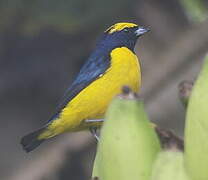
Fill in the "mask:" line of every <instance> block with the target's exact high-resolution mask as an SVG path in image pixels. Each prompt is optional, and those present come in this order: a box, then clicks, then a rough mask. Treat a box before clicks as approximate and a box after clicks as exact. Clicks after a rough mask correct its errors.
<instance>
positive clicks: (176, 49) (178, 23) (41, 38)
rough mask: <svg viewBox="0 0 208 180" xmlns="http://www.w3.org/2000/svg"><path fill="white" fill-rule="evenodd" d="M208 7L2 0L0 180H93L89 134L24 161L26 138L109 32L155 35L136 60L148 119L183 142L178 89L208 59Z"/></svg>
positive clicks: (179, 1) (121, 0)
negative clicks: (127, 28) (120, 27)
mask: <svg viewBox="0 0 208 180" xmlns="http://www.w3.org/2000/svg"><path fill="white" fill-rule="evenodd" d="M207 17H208V2H207V1H206V0H169V1H166V0H157V1H155V0H114V1H111V0H105V1H98V0H91V1H85V0H68V1H67V0H60V1H55V0H50V1H49V0H36V1H31V0H0V113H1V120H0V122H1V125H0V143H1V145H0V147H1V148H0V179H5V180H43V179H44V180H49V179H50V180H58V179H61V180H62V179H63V180H65V179H73V180H83V179H90V175H91V170H92V163H93V159H94V155H95V150H96V143H95V140H94V139H93V138H92V137H91V135H90V134H89V133H88V132H81V133H73V134H68V135H63V136H61V137H58V138H55V139H53V141H49V142H48V143H44V144H43V145H42V146H41V147H40V148H38V149H37V150H36V151H34V152H32V153H30V154H26V153H25V152H24V151H23V150H22V148H21V146H20V145H19V141H20V138H21V136H23V135H24V134H26V133H28V132H30V131H31V130H34V129H36V128H38V127H40V126H41V125H43V124H44V122H46V121H47V120H48V118H49V117H50V116H51V114H52V113H53V112H54V110H55V107H56V105H57V103H58V101H59V99H60V98H61V96H62V95H63V93H64V90H65V89H66V88H67V87H68V85H69V84H70V82H71V81H72V79H73V78H74V77H75V75H76V73H77V72H78V70H79V68H80V67H81V65H82V64H83V62H84V61H85V60H86V58H87V57H88V56H89V53H90V52H91V51H92V49H93V47H94V45H95V42H96V39H97V38H98V36H99V35H100V34H101V33H102V31H103V30H104V29H106V28H107V27H108V26H110V25H112V24H114V23H116V22H121V21H122V22H123V21H129V22H134V23H137V24H139V25H143V26H145V27H149V28H150V29H151V32H150V33H148V34H146V35H145V36H144V37H142V38H141V39H140V40H139V42H138V43H137V46H136V49H135V50H136V53H137V54H138V56H139V57H140V60H141V64H142V73H143V78H142V90H141V96H142V97H143V98H144V102H145V106H146V110H147V111H148V113H149V116H150V119H151V120H152V121H154V122H156V123H157V124H159V125H160V126H162V127H166V128H169V129H173V130H174V131H175V132H176V133H177V134H178V135H181V136H182V135H183V127H184V116H185V114H184V108H183V106H182V105H181V103H180V101H179V98H178V90H177V86H178V84H179V83H180V82H181V81H182V80H184V79H188V80H194V79H195V77H196V75H197V74H198V72H199V69H200V67H201V64H202V59H203V57H204V55H205V53H206V52H207V51H208V33H207V29H208V19H207Z"/></svg>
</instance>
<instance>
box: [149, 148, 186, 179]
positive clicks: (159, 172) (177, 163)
mask: <svg viewBox="0 0 208 180" xmlns="http://www.w3.org/2000/svg"><path fill="white" fill-rule="evenodd" d="M151 180H189V178H188V176H187V175H186V172H185V169H184V160H183V153H182V152H178V151H164V152H161V153H160V154H159V155H158V158H157V160H156V162H155V165H154V168H153V173H152V178H151Z"/></svg>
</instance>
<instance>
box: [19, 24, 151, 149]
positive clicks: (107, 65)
mask: <svg viewBox="0 0 208 180" xmlns="http://www.w3.org/2000/svg"><path fill="white" fill-rule="evenodd" d="M147 31H148V29H145V28H144V27H140V26H138V25H136V24H133V23H117V24H114V25H113V26H111V27H109V28H108V29H107V30H106V31H105V32H104V33H103V35H102V37H101V38H100V40H99V41H98V43H97V45H96V47H95V49H94V51H93V52H92V54H91V55H90V56H89V58H88V60H87V61H86V63H85V64H84V65H83V67H82V68H81V70H80V72H79V74H78V75H77V77H76V78H75V80H74V81H73V83H72V84H71V86H69V88H68V89H67V91H66V93H65V95H64V97H63V100H62V101H61V102H60V104H59V106H58V110H57V112H56V113H55V114H54V115H53V116H52V117H51V118H50V120H49V121H48V122H47V123H46V125H44V126H43V127H42V128H40V129H38V130H36V131H34V132H32V133H30V134H28V135H26V136H24V137H23V138H22V140H21V144H22V146H23V148H24V149H25V150H26V151H27V152H29V151H32V150H33V149H35V148H36V147H37V146H39V145H40V144H41V143H42V142H43V141H45V140H46V139H48V138H51V137H54V136H56V135H59V134H62V133H65V132H74V131H81V130H85V129H92V130H94V128H97V127H99V126H100V125H101V123H102V119H103V116H104V113H105V111H106V109H107V107H108V105H109V103H110V101H111V100H112V98H113V97H114V96H115V95H118V94H119V93H121V87H122V86H124V85H126V86H129V87H130V88H131V89H132V90H133V91H134V92H138V91H139V88H140V85H141V69H140V63H139V60H138V58H137V56H136V54H135V52H134V46H135V44H136V41H137V39H138V37H140V36H141V35H143V34H144V33H146V32H147ZM93 132H94V131H93Z"/></svg>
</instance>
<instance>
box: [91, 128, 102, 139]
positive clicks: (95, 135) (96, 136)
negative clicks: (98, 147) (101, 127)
mask: <svg viewBox="0 0 208 180" xmlns="http://www.w3.org/2000/svg"><path fill="white" fill-rule="evenodd" d="M90 132H91V134H92V135H93V136H94V137H95V139H96V140H97V142H99V140H100V138H99V136H98V135H97V128H96V127H90Z"/></svg>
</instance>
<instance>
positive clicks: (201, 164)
mask: <svg viewBox="0 0 208 180" xmlns="http://www.w3.org/2000/svg"><path fill="white" fill-rule="evenodd" d="M207 140H208V56H207V57H206V59H205V63H204V65H203V68H202V71H201V73H200V75H199V77H198V79H197V81H196V83H195V86H194V88H193V91H192V94H191V98H190V100H189V105H188V111H187V117H186V129H185V164H186V167H187V171H188V173H189V174H190V176H191V177H192V178H193V179H194V180H207V179H208V170H207V167H208V155H207V153H208V141H207Z"/></svg>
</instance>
